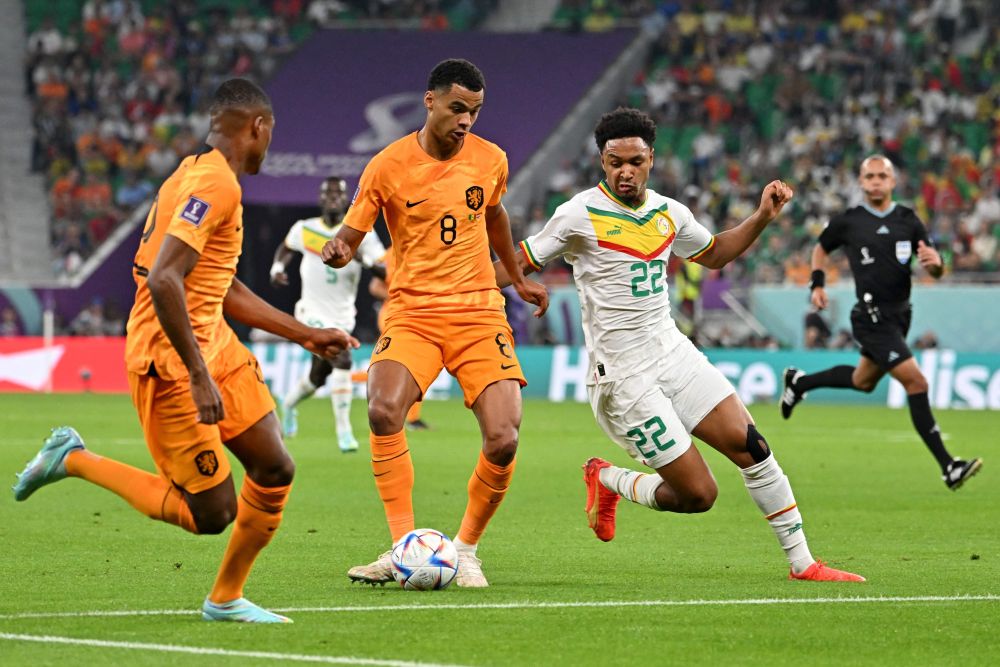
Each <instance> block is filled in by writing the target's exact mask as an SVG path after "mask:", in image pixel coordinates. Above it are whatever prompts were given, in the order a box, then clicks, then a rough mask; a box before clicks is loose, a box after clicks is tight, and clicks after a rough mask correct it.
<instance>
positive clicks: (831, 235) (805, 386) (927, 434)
mask: <svg viewBox="0 0 1000 667" xmlns="http://www.w3.org/2000/svg"><path fill="white" fill-rule="evenodd" d="M859 181H860V183H861V189H862V190H863V191H864V198H865V201H864V203H863V204H861V205H860V206H856V207H854V208H852V209H849V210H847V211H846V212H844V213H843V214H841V215H838V216H836V217H834V218H833V219H831V220H830V224H828V225H827V226H826V228H825V229H824V230H823V233H822V234H820V237H819V242H818V243H817V244H816V247H815V248H814V249H813V254H812V269H813V272H812V283H811V285H810V290H811V292H812V295H811V296H812V303H813V305H814V306H816V307H817V308H819V309H823V308H826V306H827V304H828V303H829V299H828V298H827V294H826V289H824V284H825V273H824V271H823V267H824V266H825V265H826V262H827V257H828V255H829V253H831V252H832V251H834V250H836V249H837V248H841V247H842V248H843V249H844V252H845V253H847V259H848V261H849V262H850V265H851V273H853V274H854V287H855V292H856V293H857V296H858V303H857V304H856V305H855V306H854V308H853V309H852V310H851V328H852V330H853V333H854V338H855V339H857V341H858V343H859V344H860V345H861V359H860V360H859V361H858V365H857V366H846V365H845V366H834V367H833V368H828V369H826V370H824V371H820V372H818V373H812V374H809V375H806V374H805V372H804V371H801V370H799V369H797V368H786V369H785V372H784V392H783V393H782V396H781V416H782V417H784V418H785V419H788V418H789V417H791V416H792V409H793V408H794V407H795V406H796V405H797V404H798V403H799V401H801V400H802V399H803V398H805V396H806V392H808V391H810V390H812V389H818V388H820V387H834V388H843V389H855V390H857V391H863V392H866V393H867V392H871V391H872V390H874V389H875V386H876V385H877V384H878V382H879V380H881V379H882V376H884V375H885V374H886V373H888V374H889V375H891V376H892V377H894V378H896V380H898V381H899V382H900V384H902V385H903V388H904V389H905V390H906V398H907V402H908V403H909V406H910V418H911V419H912V420H913V426H914V428H915V429H916V430H917V433H919V434H920V437H921V438H922V439H923V441H924V443H925V444H926V445H927V448H928V449H929V450H930V451H931V454H933V456H934V458H935V459H936V460H937V462H938V465H939V466H941V474H942V477H943V479H944V483H945V484H946V485H947V486H948V488H949V489H952V490H955V489H957V488H959V487H960V486H962V484H963V483H964V482H965V480H967V479H969V478H970V477H972V476H973V475H975V474H976V473H977V472H979V468H980V467H981V466H982V464H983V462H982V459H978V458H976V459H972V460H969V461H964V460H962V459H957V458H954V457H952V455H951V454H949V453H948V450H947V449H945V446H944V442H942V441H941V431H940V429H939V428H938V425H937V423H936V422H935V421H934V416H933V415H932V414H931V406H930V401H929V400H928V398H927V379H926V378H925V377H924V375H923V373H921V371H920V367H919V366H917V362H916V361H915V360H914V359H913V353H912V352H910V348H909V347H908V346H907V344H906V334H907V332H908V331H909V330H910V318H911V316H912V313H913V311H912V307H911V306H910V285H911V281H910V275H911V272H910V262H911V260H912V259H913V257H914V255H916V258H917V261H919V262H920V265H921V266H922V267H924V269H925V270H926V271H927V273H929V274H930V275H931V276H933V277H934V278H940V277H941V274H942V273H943V267H942V265H941V255H939V254H938V252H937V250H935V249H934V248H933V247H932V246H931V244H930V240H929V239H928V237H927V229H926V228H925V227H924V224H923V222H921V221H920V218H918V217H917V215H916V214H915V213H914V212H913V210H912V209H909V208H907V207H905V206H900V205H898V204H897V203H896V202H894V201H893V200H892V190H893V188H895V187H896V175H895V171H894V169H893V166H892V162H891V161H889V159H888V158H887V157H885V156H883V155H872V156H871V157H868V158H866V159H865V161H864V162H862V163H861V173H860V178H859Z"/></svg>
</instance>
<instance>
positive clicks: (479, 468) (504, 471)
mask: <svg viewBox="0 0 1000 667" xmlns="http://www.w3.org/2000/svg"><path fill="white" fill-rule="evenodd" d="M515 463H516V461H511V462H510V464H509V465H506V466H498V465H496V464H493V463H490V462H489V461H487V460H486V457H485V456H484V455H483V453H482V452H479V463H477V464H476V469H475V470H474V471H473V473H472V477H470V478H469V504H468V505H466V507H465V516H464V517H462V527H461V528H459V530H458V536H457V537H458V539H459V540H461V541H462V542H464V543H465V544H478V543H479V538H480V537H482V536H483V531H484V530H486V525H487V524H488V523H489V522H490V519H492V518H493V515H494V514H495V513H496V511H497V508H498V507H500V501H501V500H503V497H504V496H505V495H507V488H508V487H509V486H510V478H511V477H512V476H513V475H514V464H515Z"/></svg>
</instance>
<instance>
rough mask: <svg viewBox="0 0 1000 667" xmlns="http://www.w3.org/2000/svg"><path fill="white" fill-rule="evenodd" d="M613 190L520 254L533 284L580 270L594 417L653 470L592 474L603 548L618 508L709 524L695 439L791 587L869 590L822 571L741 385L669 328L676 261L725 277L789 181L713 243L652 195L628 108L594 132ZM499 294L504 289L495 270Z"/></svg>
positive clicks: (606, 183)
mask: <svg viewBox="0 0 1000 667" xmlns="http://www.w3.org/2000/svg"><path fill="white" fill-rule="evenodd" d="M594 136H595V139H596V141H597V148H598V150H599V151H600V156H601V166H602V168H603V169H604V174H605V179H604V180H603V181H602V182H601V183H600V184H599V185H598V186H597V187H595V188H591V189H589V190H584V191H583V192H581V193H579V194H578V195H576V196H575V197H573V198H572V199H570V200H569V201H568V202H566V203H565V204H563V205H562V206H560V207H559V208H558V209H556V211H555V214H554V215H553V216H552V218H551V219H550V220H549V222H548V223H547V224H546V225H545V227H544V228H543V229H542V230H541V231H540V232H538V233H537V234H535V235H533V236H531V237H529V238H528V239H526V240H525V241H522V242H521V244H520V247H521V250H520V252H519V253H518V256H517V258H518V262H519V264H520V267H521V270H523V271H524V272H525V273H530V272H532V271H537V270H539V269H541V267H542V266H543V265H544V264H545V263H546V262H549V261H551V260H552V259H555V258H556V257H560V256H561V257H564V258H565V259H566V260H567V261H568V262H569V263H571V264H572V265H573V275H574V277H575V280H576V287H577V291H578V292H579V294H580V304H581V306H582V308H583V323H584V334H585V339H586V344H587V350H588V352H589V354H590V380H589V386H588V389H589V394H590V404H591V408H592V409H593V411H594V416H595V417H596V418H597V422H598V424H600V426H601V428H602V429H604V432H605V433H607V434H608V436H609V437H610V438H611V439H612V440H613V441H614V442H615V443H617V444H618V445H619V446H621V447H622V448H623V449H625V451H627V452H628V453H629V455H630V456H632V458H634V459H636V460H637V461H639V462H641V463H643V464H644V465H646V466H649V467H650V468H653V469H654V470H655V474H647V473H642V472H638V471H636V470H631V469H628V468H619V467H617V466H613V465H611V464H610V463H609V462H607V461H605V460H603V459H600V458H596V457H595V458H591V459H590V460H588V461H587V462H586V464H585V465H584V466H583V469H584V481H585V483H586V487H587V504H586V511H587V518H588V520H589V523H590V527H591V528H592V529H593V530H594V532H595V533H596V535H597V537H598V538H600V539H601V540H604V541H608V540H611V539H612V538H613V537H614V534H615V512H616V509H617V505H618V501H619V500H620V499H621V498H626V499H627V500H630V501H632V502H634V503H638V504H640V505H644V506H646V507H649V508H650V509H653V510H657V511H668V512H683V513H689V512H704V511H706V510H708V509H710V508H711V507H712V505H713V504H714V503H715V498H716V495H717V493H718V487H717V486H716V483H715V478H714V477H713V476H712V473H711V471H710V470H709V468H708V465H707V464H706V463H705V460H704V459H703V458H702V456H701V454H700V453H699V451H698V449H697V448H696V447H695V446H694V445H693V444H692V442H691V435H694V436H696V437H698V438H699V439H700V440H702V441H704V442H706V443H707V444H709V445H710V446H712V447H714V448H715V449H717V450H718V451H720V452H721V453H722V454H723V455H725V456H726V457H727V458H728V459H729V460H730V461H732V462H733V463H734V464H736V465H737V466H738V467H739V469H740V473H741V475H742V476H743V481H744V484H745V485H746V487H747V491H749V492H750V497H751V498H753V500H754V502H755V503H757V506H758V507H759V508H760V510H761V512H762V513H763V514H764V517H765V519H767V521H768V523H769V524H770V525H771V528H772V529H773V530H774V534H775V536H776V537H777V538H778V542H779V544H780V545H781V547H782V549H784V551H785V554H786V556H787V558H788V562H789V563H790V565H791V572H790V574H789V576H790V578H792V579H807V580H811V581H864V578H863V577H860V576H858V575H856V574H851V573H849V572H842V571H840V570H836V569H833V568H831V567H828V566H826V565H825V564H823V563H821V562H818V561H815V560H813V557H812V554H811V553H810V552H809V547H808V545H807V544H806V537H805V532H804V531H803V530H802V517H801V515H800V513H799V510H798V507H797V505H796V503H795V496H794V495H793V494H792V487H791V485H790V484H789V482H788V478H787V477H786V476H785V474H784V473H783V472H782V470H781V467H780V466H779V465H778V462H777V461H776V460H775V457H774V454H773V453H772V452H771V448H770V446H769V445H768V443H767V441H766V440H765V439H764V436H763V435H761V433H760V432H759V431H758V430H757V427H756V426H755V425H754V421H753V419H752V418H751V417H750V414H749V413H748V412H747V410H746V408H745V407H744V406H743V403H742V402H741V401H740V399H739V398H738V397H737V395H736V393H735V390H734V389H733V386H732V385H731V384H730V383H729V381H728V380H726V378H725V377H724V376H723V375H722V373H721V372H719V371H718V370H717V369H716V368H715V367H714V366H712V364H711V363H709V361H708V359H706V358H705V355H703V354H702V353H701V352H699V351H698V350H697V349H696V348H695V347H694V345H693V344H692V343H691V341H690V340H689V339H688V338H687V337H685V336H684V335H683V334H681V333H680V332H679V331H678V329H677V325H676V324H675V323H674V321H673V319H672V318H671V317H670V302H669V298H668V288H667V284H666V277H667V274H666V269H667V259H668V253H669V252H673V253H674V254H676V255H678V256H679V257H681V258H683V259H685V260H687V261H693V262H697V263H698V264H701V265H702V266H705V267H708V268H711V269H718V268H721V267H723V266H725V265H726V264H728V263H729V262H731V261H732V260H733V259H735V258H736V257H739V256H740V255H741V254H742V253H743V252H744V251H745V250H746V249H747V248H748V247H750V244H752V243H753V242H754V240H755V239H756V238H757V237H758V236H760V234H761V232H762V231H763V230H764V228H765V227H767V225H768V223H770V222H771V221H772V220H773V219H774V218H775V217H776V216H777V215H778V214H779V213H780V212H781V209H782V208H783V207H784V205H785V204H786V203H788V201H789V200H790V199H791V198H792V190H791V188H790V187H788V186H787V185H786V184H784V183H782V182H781V181H772V182H771V183H769V184H768V185H767V187H765V188H764V192H763V194H762V195H761V199H760V205H759V206H758V208H757V210H756V211H755V212H754V213H753V214H752V215H751V216H750V217H748V218H747V219H746V220H744V221H743V222H741V223H740V224H739V225H738V226H736V227H734V228H733V229H730V230H728V231H725V232H722V233H721V234H718V235H717V236H714V237H713V236H712V234H711V232H709V231H708V230H707V229H706V228H705V227H703V226H702V225H701V224H699V223H698V222H697V221H696V220H695V219H694V216H693V215H692V214H691V211H690V210H689V209H688V208H687V207H686V206H684V205H683V204H681V203H680V202H678V201H676V200H674V199H670V198H668V197H664V196H663V195H660V194H658V193H656V192H654V191H652V190H649V189H647V187H646V182H647V180H648V179H649V171H650V168H651V167H652V165H653V144H654V142H655V140H656V125H655V124H654V123H653V121H652V119H651V118H650V117H649V116H648V115H646V114H645V113H643V112H641V111H638V110H636V109H626V108H619V109H617V110H615V111H612V112H610V113H608V114H605V115H604V116H603V117H602V118H601V119H600V121H599V122H598V124H597V127H596V130H595V132H594ZM495 268H496V270H497V282H498V284H500V285H501V286H503V285H505V284H506V282H507V280H508V277H507V276H508V273H507V270H506V267H504V266H499V265H495Z"/></svg>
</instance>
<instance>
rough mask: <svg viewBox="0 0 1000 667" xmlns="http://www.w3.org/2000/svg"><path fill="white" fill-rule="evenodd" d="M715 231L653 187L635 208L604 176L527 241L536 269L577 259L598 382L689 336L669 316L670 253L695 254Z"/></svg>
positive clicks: (689, 256)
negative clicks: (623, 199) (615, 190)
mask: <svg viewBox="0 0 1000 667" xmlns="http://www.w3.org/2000/svg"><path fill="white" fill-rule="evenodd" d="M714 242H715V237H714V236H712V233H711V232H710V231H708V229H706V228H705V227H704V226H702V225H701V224H699V223H698V221H696V220H695V219H694V215H692V213H691V211H690V209H688V208H687V207H686V206H684V205H683V204H681V203H680V202H678V201H676V200H674V199H670V198H669V197H664V196H663V195H660V194H658V193H656V192H654V191H652V190H647V191H646V200H645V202H643V204H642V205H641V206H638V207H634V208H633V207H632V206H629V205H628V204H627V203H625V202H624V201H622V200H621V199H619V198H618V197H616V196H615V195H614V193H613V192H612V191H611V189H610V188H609V187H608V186H607V184H606V183H604V182H603V181H602V182H601V184H600V185H598V186H597V187H595V188H591V189H589V190H585V191H583V192H581V193H579V194H578V195H576V196H575V197H573V198H572V199H570V200H569V201H568V202H566V203H565V204H563V205H562V206H560V207H559V208H557V209H556V211H555V213H554V214H553V216H552V218H551V219H550V220H549V221H548V223H547V224H546V225H545V227H544V228H543V229H542V230H541V231H540V232H538V233H537V234H535V235H534V236H531V237H529V238H528V239H526V240H524V241H522V242H521V249H522V250H523V251H524V253H525V255H526V257H527V259H528V261H529V262H531V263H532V264H533V265H534V266H535V267H536V268H541V267H542V265H544V264H546V263H547V262H549V261H551V260H553V259H555V258H556V257H562V258H564V259H565V260H566V261H567V262H569V263H570V264H572V265H573V277H574V279H575V281H576V290H577V293H578V294H579V296H580V306H581V308H582V311H583V318H582V319H583V332H584V338H585V340H586V344H587V350H588V352H589V353H590V363H591V379H592V381H593V382H598V383H599V382H602V381H606V380H612V379H617V378H620V377H623V376H626V375H628V374H629V373H632V372H635V371H636V370H640V369H642V368H644V367H646V366H648V365H649V364H650V363H652V362H653V361H655V360H656V358H657V356H658V354H660V353H665V352H666V351H667V350H669V349H672V348H673V347H674V346H675V345H676V344H677V342H679V341H680V340H682V339H683V338H684V336H683V334H681V333H680V332H679V331H678V330H677V325H676V324H674V321H673V318H671V317H670V300H669V290H668V286H667V259H668V258H669V256H668V253H669V252H671V251H672V252H673V253H674V254H675V255H677V256H679V257H681V258H684V259H695V258H697V257H699V256H701V255H702V254H704V253H705V252H707V251H708V250H709V249H710V248H711V247H712V245H713V244H714Z"/></svg>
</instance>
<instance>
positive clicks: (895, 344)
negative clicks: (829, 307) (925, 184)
mask: <svg viewBox="0 0 1000 667" xmlns="http://www.w3.org/2000/svg"><path fill="white" fill-rule="evenodd" d="M920 241H923V242H924V244H925V245H927V246H930V245H931V242H930V239H929V238H928V237H927V229H926V228H925V227H924V223H922V222H921V221H920V218H918V217H917V215H916V213H914V212H913V209H910V208H907V207H906V206H900V205H899V204H895V205H894V206H893V207H892V208H891V209H889V211H888V212H887V213H885V214H881V215H880V214H878V213H876V212H873V211H872V210H871V209H869V208H868V207H866V206H855V207H854V208H852V209H848V210H847V211H846V212H844V213H843V214H841V215H838V216H836V217H835V218H833V219H832V220H830V224H829V225H827V227H826V229H824V230H823V233H822V234H820V237H819V244H820V246H822V248H823V250H825V251H826V253H827V254H830V253H831V252H833V251H834V250H836V249H837V248H843V249H844V252H845V253H846V254H847V260H848V262H850V265H851V273H853V274H854V291H855V293H856V294H857V297H858V303H857V304H856V305H855V306H854V308H853V309H852V310H851V330H852V332H853V333H854V338H855V339H856V340H857V341H858V344H859V345H861V354H863V355H864V356H866V357H868V358H869V359H871V360H872V361H874V362H875V363H876V364H877V365H878V366H879V367H880V368H881V369H882V370H884V371H888V370H890V369H891V368H893V367H894V366H897V365H898V364H900V363H901V362H903V361H906V360H907V359H909V358H910V357H912V356H913V353H912V352H910V348H909V346H908V345H907V344H906V335H907V333H909V331H910V320H911V318H912V315H913V310H912V308H911V306H910V287H911V284H912V280H911V276H912V271H911V268H910V266H911V263H912V262H913V259H914V258H915V257H916V255H917V245H918V243H919V242H920Z"/></svg>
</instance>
